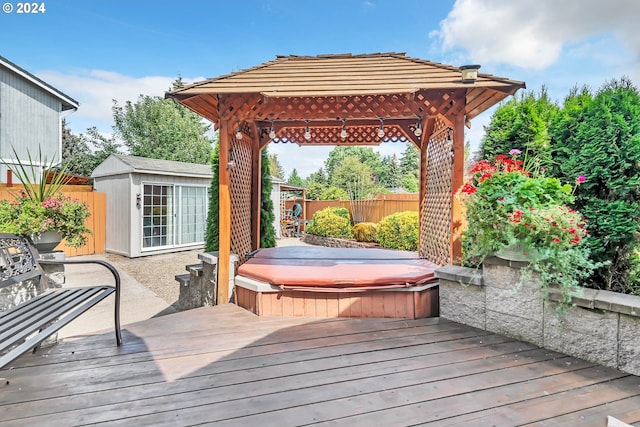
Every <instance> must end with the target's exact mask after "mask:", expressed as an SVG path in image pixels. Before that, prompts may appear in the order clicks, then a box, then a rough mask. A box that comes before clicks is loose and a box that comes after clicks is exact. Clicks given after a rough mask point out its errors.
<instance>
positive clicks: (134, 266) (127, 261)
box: [104, 249, 202, 304]
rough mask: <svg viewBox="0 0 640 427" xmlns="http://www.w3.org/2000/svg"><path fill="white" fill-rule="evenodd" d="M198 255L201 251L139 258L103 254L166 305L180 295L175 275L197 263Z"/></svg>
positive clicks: (176, 299)
mask: <svg viewBox="0 0 640 427" xmlns="http://www.w3.org/2000/svg"><path fill="white" fill-rule="evenodd" d="M199 253H202V249H196V250H191V251H183V252H174V253H170V254H160V255H150V256H145V257H139V258H127V257H125V256H122V255H116V254H111V253H105V254H104V258H105V259H106V260H107V261H109V262H110V263H112V264H113V265H115V266H116V268H118V269H121V270H123V271H125V272H127V273H128V274H129V275H130V276H132V277H133V278H135V279H136V280H137V281H138V282H140V283H141V284H142V285H144V286H145V287H146V288H147V289H149V290H150V291H152V292H153V293H155V294H156V295H158V296H159V297H160V298H162V299H163V300H165V301H166V302H167V304H173V303H175V302H176V301H178V295H179V294H180V285H179V284H178V282H177V281H176V279H175V276H176V274H184V273H186V271H187V270H186V266H187V265H190V264H197V263H199V262H200V260H199V259H198V254H199Z"/></svg>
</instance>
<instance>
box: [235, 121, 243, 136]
mask: <svg viewBox="0 0 640 427" xmlns="http://www.w3.org/2000/svg"><path fill="white" fill-rule="evenodd" d="M236 139H242V129H241V128H240V120H238V127H237V128H236Z"/></svg>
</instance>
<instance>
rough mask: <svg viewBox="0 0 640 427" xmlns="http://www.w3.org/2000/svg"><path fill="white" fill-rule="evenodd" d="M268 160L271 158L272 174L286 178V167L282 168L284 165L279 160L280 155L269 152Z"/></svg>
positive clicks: (270, 167) (270, 168)
mask: <svg viewBox="0 0 640 427" xmlns="http://www.w3.org/2000/svg"><path fill="white" fill-rule="evenodd" d="M268 160H269V170H270V171H271V175H272V176H275V177H276V178H280V179H282V180H284V169H283V168H282V165H281V164H280V162H279V161H278V155H277V154H269V157H268Z"/></svg>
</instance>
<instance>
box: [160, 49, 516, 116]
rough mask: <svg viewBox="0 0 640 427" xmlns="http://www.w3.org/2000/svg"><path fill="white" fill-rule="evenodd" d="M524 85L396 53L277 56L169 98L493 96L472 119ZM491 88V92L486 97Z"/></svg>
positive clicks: (476, 108)
mask: <svg viewBox="0 0 640 427" xmlns="http://www.w3.org/2000/svg"><path fill="white" fill-rule="evenodd" d="M524 87H525V83H524V82H520V81H516V80H510V79H507V78H503V77H496V76H493V75H491V74H485V73H478V78H477V80H476V81H475V82H473V83H463V82H462V77H461V69H460V68H459V67H455V66H452V65H446V64H441V63H437V62H431V61H427V60H423V59H417V58H412V57H409V56H406V55H405V54H404V53H395V52H391V53H375V54H364V55H352V54H339V55H319V56H296V55H289V56H277V57H276V59H275V60H272V61H269V62H265V63H263V64H260V65H258V66H255V67H252V68H249V69H246V70H241V71H237V72H234V73H231V74H226V75H222V76H219V77H215V78H212V79H208V80H205V81H201V82H197V83H194V84H192V85H189V86H185V87H183V88H180V89H177V90H174V91H171V92H167V94H166V96H167V97H173V98H176V99H177V100H184V99H188V98H190V97H195V96H201V95H211V94H242V93H260V94H261V95H263V96H265V97H326V96H362V95H383V94H412V93H416V92H418V91H420V90H430V89H434V90H442V89H467V98H468V103H469V100H470V99H477V98H481V99H489V98H491V99H492V102H484V103H481V104H480V105H476V104H473V107H472V109H471V110H468V111H467V112H466V115H467V117H468V118H472V117H475V116H477V115H478V114H480V113H481V112H483V111H485V110H486V109H488V108H490V107H491V106H492V105H494V104H495V103H496V102H497V101H496V99H498V98H499V99H503V98H505V97H507V96H509V95H512V94H514V93H515V92H516V91H517V90H518V89H520V88H524ZM487 91H488V92H491V93H490V94H486V95H484V96H483V94H484V92H487ZM496 93H497V96H496ZM499 99H498V100H499ZM214 119H216V118H214Z"/></svg>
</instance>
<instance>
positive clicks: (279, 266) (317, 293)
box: [235, 246, 438, 319]
mask: <svg viewBox="0 0 640 427" xmlns="http://www.w3.org/2000/svg"><path fill="white" fill-rule="evenodd" d="M437 267H438V266H437V265H436V264H433V263H431V262H429V261H427V260H425V259H422V258H419V257H418V256H417V255H416V254H415V253H413V252H405V251H395V250H387V249H376V248H327V247H315V246H288V247H281V248H268V249H261V250H259V251H258V252H257V253H256V254H254V255H253V257H252V258H250V259H249V260H248V261H247V262H245V263H244V264H243V265H242V266H240V268H239V269H238V275H237V276H236V278H235V301H236V303H237V304H238V305H239V306H241V307H244V308H246V309H248V310H250V311H252V312H254V313H256V314H258V315H280V316H312V317H402V318H412V319H413V318H420V317H433V316H437V315H438V285H437V280H436V278H435V276H434V271H435V269H436V268H437Z"/></svg>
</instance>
